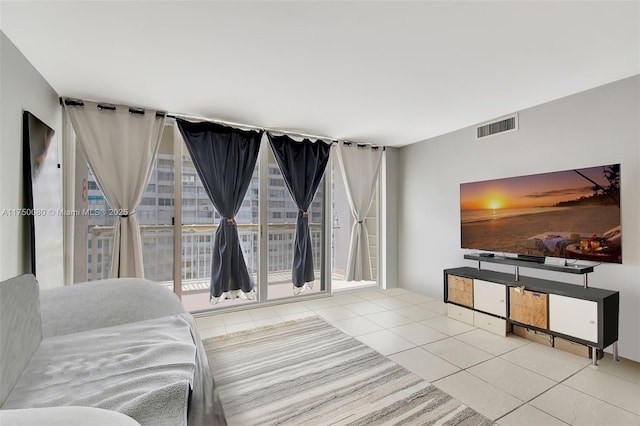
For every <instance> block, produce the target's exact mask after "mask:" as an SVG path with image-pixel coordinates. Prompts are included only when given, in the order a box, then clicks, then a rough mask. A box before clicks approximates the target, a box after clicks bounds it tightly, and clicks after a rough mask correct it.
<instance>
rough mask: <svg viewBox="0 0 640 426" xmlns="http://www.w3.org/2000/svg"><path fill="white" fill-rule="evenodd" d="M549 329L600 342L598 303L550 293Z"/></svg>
mask: <svg viewBox="0 0 640 426" xmlns="http://www.w3.org/2000/svg"><path fill="white" fill-rule="evenodd" d="M549 330H551V331H555V332H558V333H562V334H566V335H567V336H572V337H577V338H579V339H583V340H588V341H590V342H594V343H598V303H597V302H592V301H590V300H582V299H575V298H573V297H566V296H559V295H557V294H550V295H549Z"/></svg>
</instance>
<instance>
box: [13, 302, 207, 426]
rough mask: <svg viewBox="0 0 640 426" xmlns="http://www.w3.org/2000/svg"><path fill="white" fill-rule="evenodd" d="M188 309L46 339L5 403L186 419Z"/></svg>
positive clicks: (163, 420) (153, 421)
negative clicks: (90, 408) (66, 406)
mask: <svg viewBox="0 0 640 426" xmlns="http://www.w3.org/2000/svg"><path fill="white" fill-rule="evenodd" d="M186 315H188V314H182V315H174V316H171V317H163V318H156V319H153V320H148V321H140V322H136V323H131V324H123V325H118V326H113V327H105V328H101V329H97V330H88V331H83V332H79V333H73V334H65V335H62V336H55V337H50V338H45V339H43V340H42V342H41V343H40V346H39V347H38V349H37V350H36V352H35V353H34V354H33V356H32V358H31V361H30V362H29V364H28V365H27V367H26V368H25V370H24V373H23V374H22V376H21V377H20V379H19V380H18V382H17V383H16V385H15V386H14V387H13V390H12V391H11V393H10V394H9V396H8V397H7V399H6V401H5V403H4V405H3V407H2V408H3V409H15V408H38V407H52V406H63V405H77V406H88V407H97V408H104V409H108V410H114V411H118V412H121V413H123V414H126V415H127V416H130V417H131V418H133V419H135V420H136V421H138V422H139V423H140V424H143V425H167V426H176V425H183V424H185V423H186V417H187V407H188V403H187V401H188V395H189V390H190V388H191V384H192V382H193V377H194V371H195V355H196V345H195V343H194V341H193V338H192V336H191V331H190V324H189V321H188V319H187V318H185V316H186ZM158 413H162V415H161V416H158Z"/></svg>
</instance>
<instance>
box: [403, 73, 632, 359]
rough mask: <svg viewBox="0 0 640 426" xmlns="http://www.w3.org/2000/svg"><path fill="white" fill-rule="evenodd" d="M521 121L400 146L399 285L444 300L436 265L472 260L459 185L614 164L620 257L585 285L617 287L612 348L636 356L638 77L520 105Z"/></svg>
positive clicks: (576, 280) (576, 279)
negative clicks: (503, 129)
mask: <svg viewBox="0 0 640 426" xmlns="http://www.w3.org/2000/svg"><path fill="white" fill-rule="evenodd" d="M425 119H428V117H425ZM519 120H520V121H519V131H517V132H512V133H507V134H503V135H499V136H495V137H490V138H487V139H484V140H481V141H477V140H475V137H474V129H475V127H469V128H465V129H462V130H459V131H456V132H453V133H450V134H447V135H443V136H439V137H436V138H433V139H430V140H427V141H423V142H420V143H417V144H414V145H410V146H407V147H403V148H401V149H400V155H399V157H400V158H399V167H398V187H399V205H400V208H399V210H398V217H399V223H398V240H399V258H398V262H399V266H398V269H399V282H400V286H401V287H403V288H407V289H410V290H413V291H417V292H420V293H423V294H425V295H428V296H431V297H436V298H439V299H442V293H443V272H442V271H443V269H445V268H452V267H458V266H475V263H474V262H470V261H466V260H464V259H463V255H464V254H465V253H468V252H469V251H467V250H462V249H461V248H460V224H459V220H460V219H459V218H460V211H459V208H460V207H459V185H460V183H462V182H472V181H480V180H487V179H495V178H502V177H509V176H519V175H527V174H534V173H543V172H549V171H557V170H567V169H572V168H580V167H588V166H599V165H604V164H613V163H620V164H621V175H622V176H621V177H622V182H621V189H622V195H621V201H622V229H623V264H622V265H618V264H605V265H601V266H598V267H597V268H596V270H595V272H594V273H592V274H590V276H589V285H590V286H592V287H600V288H605V289H611V290H617V291H619V292H620V328H619V333H620V341H619V350H620V356H622V357H625V358H630V359H633V360H635V361H640V333H638V325H639V324H640V315H639V313H638V312H639V311H640V309H639V307H640V190H639V187H640V173H639V170H640V148H639V147H640V124H639V123H640V76H634V77H631V78H627V79H624V80H620V81H618V82H614V83H611V84H608V85H605V86H601V87H598V88H595V89H592V90H589V91H586V92H582V93H579V94H576V95H572V96H569V97H566V98H562V99H559V100H556V101H553V102H550V103H546V104H543V105H539V106H537V107H534V108H530V109H527V110H524V111H520V116H519ZM487 268H488V269H496V270H500V269H499V268H495V266H494V265H492V266H491V267H490V266H489V265H488V264H487ZM511 270H512V268H511V269H509V271H511ZM521 274H523V275H531V276H537V277H542V278H547V279H552V280H557V281H565V282H570V283H573V284H581V283H582V281H581V277H580V276H573V275H570V274H560V273H552V272H547V271H536V270H522V271H521Z"/></svg>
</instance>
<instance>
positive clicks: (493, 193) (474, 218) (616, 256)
mask: <svg viewBox="0 0 640 426" xmlns="http://www.w3.org/2000/svg"><path fill="white" fill-rule="evenodd" d="M620 218H621V215H620V164H609V165H605V166H598V167H588V168H583V169H574V170H565V171H558V172H551V173H542V174H536V175H528V176H520V177H510V178H505V179H495V180H488V181H482V182H470V183H462V184H461V185H460V230H461V232H460V234H461V246H462V248H467V249H477V250H483V251H490V252H501V253H505V254H513V253H515V254H527V255H537V256H541V257H545V256H548V257H563V258H567V259H580V260H588V261H596V262H610V263H622V227H621V220H620Z"/></svg>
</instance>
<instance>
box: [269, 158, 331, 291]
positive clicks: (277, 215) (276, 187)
mask: <svg viewBox="0 0 640 426" xmlns="http://www.w3.org/2000/svg"><path fill="white" fill-rule="evenodd" d="M268 156H269V159H268V164H269V176H268V180H267V182H268V186H267V223H268V233H269V235H268V241H267V247H268V253H267V255H268V257H267V265H268V276H267V279H268V285H269V290H268V299H269V300H273V299H281V298H286V297H291V296H294V291H293V283H292V278H291V269H292V265H293V253H294V246H295V234H296V231H295V230H296V220H297V217H298V207H297V206H296V204H295V202H294V201H293V199H292V198H291V195H290V194H289V190H288V189H287V187H286V184H285V182H284V178H283V177H282V173H281V172H280V168H279V167H278V164H277V162H276V159H275V157H274V156H273V152H272V151H271V149H270V148H269V149H268ZM327 171H328V169H327ZM325 175H326V173H325ZM323 196H324V178H323V180H322V182H321V183H320V186H319V188H318V191H317V192H316V195H315V198H314V200H313V202H312V203H311V207H310V208H309V227H310V230H311V245H312V247H313V266H314V270H315V281H314V282H313V289H312V290H306V291H305V292H304V293H303V294H309V293H318V292H320V291H322V285H321V283H322V260H323V258H322V220H323Z"/></svg>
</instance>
